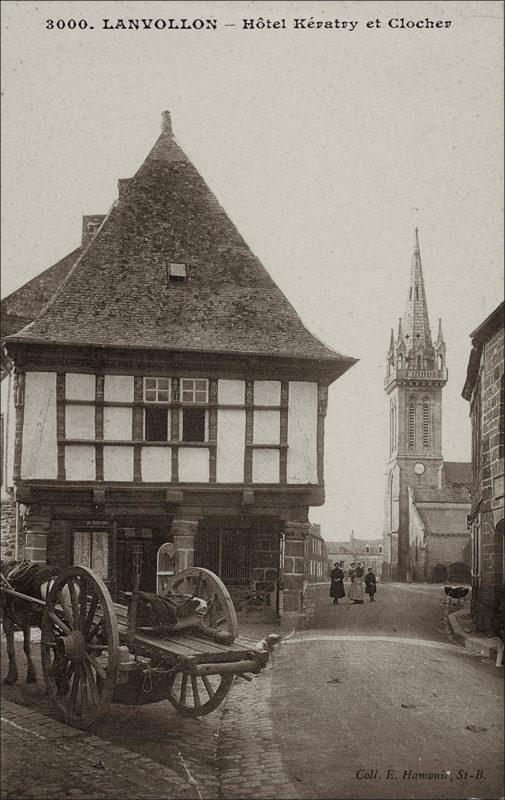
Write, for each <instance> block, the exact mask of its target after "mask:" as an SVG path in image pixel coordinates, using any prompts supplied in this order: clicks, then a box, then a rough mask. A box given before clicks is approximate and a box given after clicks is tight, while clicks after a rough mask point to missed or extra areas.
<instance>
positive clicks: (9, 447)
mask: <svg viewBox="0 0 505 800" xmlns="http://www.w3.org/2000/svg"><path fill="white" fill-rule="evenodd" d="M1 392H2V400H1V408H2V413H3V415H4V426H3V435H4V440H3V442H2V446H3V464H2V478H3V484H2V486H4V487H5V488H6V489H11V488H12V486H13V485H14V477H13V476H14V442H15V436H16V407H15V405H14V392H13V376H12V375H9V376H8V377H7V378H6V379H5V380H3V381H2V383H1Z"/></svg>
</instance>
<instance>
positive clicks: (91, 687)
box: [41, 566, 119, 728]
mask: <svg viewBox="0 0 505 800" xmlns="http://www.w3.org/2000/svg"><path fill="white" fill-rule="evenodd" d="M118 647H119V634H118V629H117V622H116V616H115V611H114V606H113V604H112V600H111V596H110V594H109V592H108V590H107V587H106V586H105V584H104V582H103V581H102V580H101V579H100V578H99V577H98V576H97V575H95V574H94V573H93V572H92V571H91V570H90V569H87V568H86V567H78V566H75V567H71V568H70V569H67V570H65V571H64V572H63V573H62V574H61V575H60V576H58V577H57V578H56V580H55V582H54V584H53V586H52V587H51V589H50V591H49V593H48V596H47V600H46V606H45V609H44V616H43V619H42V629H41V657H42V670H43V673H44V680H45V683H46V688H47V692H48V694H49V696H50V697H51V699H52V700H53V702H54V703H55V704H56V706H57V707H58V709H59V712H60V714H61V716H62V717H63V719H64V721H65V722H68V723H70V724H71V725H75V726H77V727H79V728H87V727H89V726H90V725H92V724H93V723H94V722H95V721H96V720H98V719H100V717H102V716H103V715H104V714H105V713H106V711H107V708H108V706H109V704H110V702H111V701H112V696H113V694H114V689H115V686H116V676H117V669H118Z"/></svg>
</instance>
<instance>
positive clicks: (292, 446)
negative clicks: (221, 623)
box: [6, 112, 355, 612]
mask: <svg viewBox="0 0 505 800" xmlns="http://www.w3.org/2000/svg"><path fill="white" fill-rule="evenodd" d="M119 187H120V191H119V198H118V200H117V201H116V202H115V203H114V205H113V206H112V208H111V210H110V212H109V213H108V214H107V215H106V216H105V217H104V218H102V217H101V216H97V217H96V219H95V218H93V219H91V218H90V219H91V223H93V222H96V225H95V226H94V228H93V229H92V230H89V231H88V229H86V231H87V233H89V236H88V237H87V238H86V237H84V240H83V245H82V247H81V248H79V251H78V252H77V254H76V255H77V258H76V260H75V263H74V264H73V266H72V268H71V270H70V271H69V272H68V275H67V277H66V278H65V279H64V281H63V283H62V285H61V286H60V288H59V289H58V290H57V292H56V293H55V294H54V295H53V297H52V298H51V300H50V301H49V303H48V304H47V305H46V306H45V307H44V308H43V310H42V311H41V313H40V315H39V316H38V318H37V319H35V320H34V321H33V322H31V323H29V324H28V325H27V326H26V327H24V328H23V329H21V330H19V331H17V332H14V333H11V335H9V336H7V337H6V356H7V359H8V361H7V363H9V364H10V366H11V368H12V375H13V381H12V386H13V401H14V405H15V411H16V423H15V431H14V433H15V436H14V448H13V484H14V487H15V497H16V503H17V505H18V510H20V512H21V515H20V523H19V526H18V528H19V531H20V536H21V539H20V541H19V548H18V549H19V550H20V551H24V553H25V554H26V556H27V557H29V558H32V559H34V560H39V561H46V560H47V561H50V562H52V563H58V564H69V563H80V564H87V565H90V566H91V567H92V568H93V569H95V570H96V571H97V572H98V573H99V574H101V575H102V576H103V577H104V578H105V579H106V580H107V582H108V583H109V585H110V586H111V587H112V588H118V589H123V590H125V589H127V588H129V587H130V584H131V576H130V570H131V562H132V556H133V553H134V552H136V553H138V552H139V549H141V550H142V559H143V571H142V576H143V577H142V580H143V588H144V589H146V590H155V589H156V588H160V586H161V585H162V584H163V580H164V577H165V576H166V575H168V574H170V573H172V572H173V571H176V570H180V569H183V568H185V567H187V566H190V565H192V564H193V563H196V564H198V565H201V566H205V567H208V568H210V569H212V570H213V571H215V572H216V573H218V574H219V575H220V576H221V577H222V578H223V580H224V581H225V582H226V583H227V584H228V585H233V584H240V583H250V582H251V581H252V582H254V581H273V582H274V583H275V587H276V590H275V591H276V604H277V608H278V610H279V611H280V612H282V611H283V610H284V611H298V610H300V605H301V598H302V590H303V579H304V563H303V558H304V547H305V545H304V540H305V538H306V537H307V536H308V535H309V522H308V512H309V508H310V507H311V506H317V505H321V504H322V503H323V502H324V476H323V463H324V420H325V414H326V404H327V394H328V386H329V385H330V384H331V383H332V382H333V381H335V380H336V379H337V378H338V377H339V376H340V375H342V374H343V373H344V372H345V371H346V370H347V369H349V367H351V366H352V364H353V363H355V359H353V358H350V357H345V356H342V355H339V354H338V353H336V352H334V351H333V350H332V349H330V348H329V347H327V346H326V345H324V344H323V343H322V342H321V341H320V340H319V339H317V338H316V337H315V336H314V335H312V334H311V333H310V332H309V331H308V330H307V329H306V328H305V327H304V325H303V324H302V322H301V320H300V318H299V317H298V315H297V313H296V312H295V310H294V309H293V307H292V306H291V305H290V303H289V302H288V300H287V299H286V297H285V296H284V295H283V294H282V292H281V291H280V289H279V288H278V287H277V286H276V284H275V283H274V281H273V280H272V279H271V277H270V276H269V274H268V273H267V271H266V270H265V268H264V267H263V265H262V264H261V263H260V261H259V260H258V259H257V258H256V256H255V255H254V254H253V253H252V252H251V250H250V249H249V247H248V246H247V244H246V243H245V242H244V240H243V239H242V237H241V235H240V234H239V232H238V231H237V229H236V228H235V226H234V225H233V223H232V222H231V221H230V219H229V218H228V216H227V214H226V212H225V211H224V209H223V208H222V207H221V206H220V205H219V203H218V201H217V200H216V198H215V197H214V195H213V194H212V192H211V191H210V190H209V188H208V186H207V185H206V183H205V182H204V180H203V179H202V177H201V176H200V175H199V173H198V172H197V170H196V169H195V167H194V166H193V165H192V164H191V163H190V161H189V160H188V158H187V157H186V155H185V154H184V152H183V151H182V149H181V148H180V146H179V144H178V143H177V141H176V139H175V137H174V136H173V133H172V127H171V121H170V115H169V114H168V112H164V114H163V117H162V131H161V135H160V136H159V138H158V140H157V142H156V143H155V145H154V147H153V149H152V150H151V151H150V153H149V154H148V156H147V158H146V159H145V161H144V163H143V164H142V166H141V167H140V169H139V170H138V171H137V172H136V174H135V175H134V177H133V178H131V179H129V180H121V181H120V182H119ZM89 221H90V220H88V223H89ZM88 228H89V225H88Z"/></svg>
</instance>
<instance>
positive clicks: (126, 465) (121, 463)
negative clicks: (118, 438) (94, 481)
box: [103, 445, 133, 481]
mask: <svg viewBox="0 0 505 800" xmlns="http://www.w3.org/2000/svg"><path fill="white" fill-rule="evenodd" d="M103 477H104V480H106V481H132V480H133V447H114V446H113V445H104V448H103Z"/></svg>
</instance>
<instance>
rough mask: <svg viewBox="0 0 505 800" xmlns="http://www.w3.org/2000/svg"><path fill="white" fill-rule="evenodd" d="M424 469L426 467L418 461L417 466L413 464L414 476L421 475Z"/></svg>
mask: <svg viewBox="0 0 505 800" xmlns="http://www.w3.org/2000/svg"><path fill="white" fill-rule="evenodd" d="M425 469H426V467H425V466H424V464H422V463H421V462H420V461H418V462H417V464H414V472H415V473H416V475H422V474H423V472H424V471H425Z"/></svg>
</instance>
